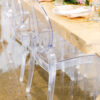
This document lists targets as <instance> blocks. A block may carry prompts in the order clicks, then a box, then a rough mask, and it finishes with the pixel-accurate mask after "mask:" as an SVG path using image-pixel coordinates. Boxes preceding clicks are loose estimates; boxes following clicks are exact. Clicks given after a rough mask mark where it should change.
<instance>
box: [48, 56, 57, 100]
mask: <svg viewBox="0 0 100 100" xmlns="http://www.w3.org/2000/svg"><path fill="white" fill-rule="evenodd" d="M48 60H49V70H48V71H49V82H48V97H47V100H53V95H54V87H55V80H56V57H55V54H51V55H49V56H48Z"/></svg>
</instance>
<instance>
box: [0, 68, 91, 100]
mask: <svg viewBox="0 0 100 100" xmlns="http://www.w3.org/2000/svg"><path fill="white" fill-rule="evenodd" d="M27 76H28V68H27V69H26V72H25V77H24V82H23V83H20V82H19V69H14V70H10V71H9V72H6V73H3V74H1V75H0V100H46V98H47V88H48V74H47V72H45V71H44V70H43V69H42V68H40V67H36V68H35V73H34V79H33V83H32V88H31V92H30V94H27V93H26V92H25V87H26V83H27ZM71 87H73V91H72V90H71ZM69 90H70V91H69ZM68 91H69V92H68ZM72 94H73V95H72ZM84 96H85V97H86V99H85V98H84ZM54 100H92V99H91V98H90V97H89V96H88V95H86V94H85V93H84V92H83V91H81V89H80V88H78V86H77V84H74V86H72V85H71V84H70V79H69V78H68V76H66V75H64V74H62V73H61V72H60V71H58V72H57V78H56V86H55V93H54Z"/></svg>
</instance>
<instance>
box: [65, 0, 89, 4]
mask: <svg viewBox="0 0 100 100" xmlns="http://www.w3.org/2000/svg"><path fill="white" fill-rule="evenodd" d="M64 2H68V3H72V4H83V3H84V4H87V5H89V0H64Z"/></svg>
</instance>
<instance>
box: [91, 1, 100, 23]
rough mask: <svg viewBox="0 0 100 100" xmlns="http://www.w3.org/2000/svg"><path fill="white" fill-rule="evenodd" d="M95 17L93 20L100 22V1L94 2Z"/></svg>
mask: <svg viewBox="0 0 100 100" xmlns="http://www.w3.org/2000/svg"><path fill="white" fill-rule="evenodd" d="M93 7H94V12H95V13H94V15H93V18H92V19H93V20H95V21H100V0H93Z"/></svg>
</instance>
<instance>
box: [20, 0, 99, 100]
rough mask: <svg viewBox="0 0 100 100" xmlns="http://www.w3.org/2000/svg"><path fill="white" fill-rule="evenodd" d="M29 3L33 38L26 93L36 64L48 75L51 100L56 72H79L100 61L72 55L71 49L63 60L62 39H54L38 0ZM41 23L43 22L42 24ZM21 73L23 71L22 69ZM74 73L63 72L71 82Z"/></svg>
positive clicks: (49, 97) (47, 19)
mask: <svg viewBox="0 0 100 100" xmlns="http://www.w3.org/2000/svg"><path fill="white" fill-rule="evenodd" d="M29 3H30V5H31V7H32V17H33V20H34V28H35V37H34V38H33V37H32V38H31V45H30V54H31V57H30V69H29V78H28V84H27V88H26V92H29V91H30V88H31V84H32V78H33V73H34V65H35V62H36V63H37V64H39V65H40V66H41V67H42V68H43V69H45V70H46V71H47V72H48V74H49V82H48V98H47V100H53V94H54V87H55V79H56V70H62V71H65V70H64V69H65V68H72V67H73V68H74V69H77V70H79V68H80V65H81V64H91V63H94V64H97V63H98V64H99V62H100V61H99V60H100V59H99V58H98V57H97V56H96V55H81V53H80V52H79V51H77V53H76V54H75V55H72V54H74V53H75V49H73V48H70V50H69V51H71V52H70V54H68V53H67V54H68V57H67V58H66V59H65V57H64V56H65V55H64V52H65V51H64V45H65V44H66V43H65V41H64V40H63V39H62V38H60V40H59V39H54V34H55V33H54V31H53V28H52V24H51V22H50V19H49V17H48V15H47V13H46V11H45V10H44V8H43V7H42V6H41V4H40V3H39V2H38V0H35V1H32V0H29ZM38 9H39V10H40V11H41V13H42V14H43V17H42V16H41V17H40V16H39V15H38V14H39V12H38ZM41 18H44V19H42V21H39V20H41ZM44 20H45V21H44ZM42 22H44V23H42ZM39 25H40V26H39ZM41 26H42V27H41ZM57 40H58V41H57ZM61 42H62V43H61ZM57 43H58V45H57ZM60 43H61V44H60ZM64 43H65V44H64ZM55 46H58V47H60V48H59V49H60V50H59V52H57V53H56V48H55ZM69 46H70V45H69ZM66 52H67V50H66ZM59 53H61V56H60V57H59ZM41 55H42V56H41ZM80 55H81V56H80ZM58 58H59V59H58ZM62 66H63V67H62ZM86 67H87V66H86ZM86 67H85V71H84V74H83V77H88V75H87V74H88V69H87V68H86ZM22 71H24V69H22ZM74 71H75V70H71V72H70V73H69V72H67V71H65V72H66V73H67V74H69V76H70V78H71V79H72V80H73V81H74V80H75V78H74V76H73V75H74V74H73V72H74ZM77 73H78V74H79V75H80V71H78V72H77Z"/></svg>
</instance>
